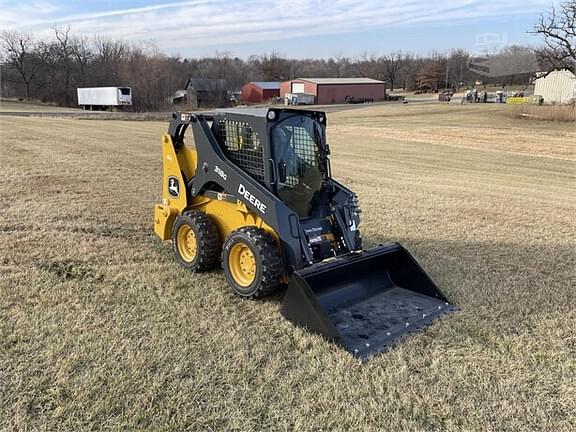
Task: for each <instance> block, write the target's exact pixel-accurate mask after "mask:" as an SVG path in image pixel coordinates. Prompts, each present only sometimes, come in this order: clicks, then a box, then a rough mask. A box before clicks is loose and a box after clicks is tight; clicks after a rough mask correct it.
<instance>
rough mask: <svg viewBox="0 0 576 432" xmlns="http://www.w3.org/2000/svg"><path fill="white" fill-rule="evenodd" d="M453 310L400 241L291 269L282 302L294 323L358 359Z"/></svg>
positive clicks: (387, 346)
mask: <svg viewBox="0 0 576 432" xmlns="http://www.w3.org/2000/svg"><path fill="white" fill-rule="evenodd" d="M455 310H456V307H454V306H453V305H451V304H450V303H449V302H448V300H447V299H446V297H444V295H443V294H442V293H441V292H440V289H439V288H438V287H437V286H436V284H435V283H434V281H432V279H430V277H429V276H428V275H427V274H426V272H425V271H424V270H423V269H422V267H420V265H419V264H418V263H417V262H416V260H415V259H414V257H413V256H412V255H411V254H410V252H408V251H407V250H406V249H404V248H403V247H402V246H401V245H400V244H398V243H395V244H391V245H386V246H379V247H376V248H373V249H370V250H368V251H364V252H362V253H359V254H350V255H347V256H344V257H340V258H338V259H336V260H334V261H331V262H322V263H318V264H315V265H313V266H311V267H309V268H306V269H303V270H299V271H296V272H294V273H293V275H292V278H291V279H290V282H289V284H288V287H287V289H286V294H285V295H284V299H283V301H282V307H281V312H282V315H284V317H286V318H287V319H288V320H290V321H292V322H293V323H294V324H296V325H298V326H301V327H305V328H307V329H308V330H309V331H311V332H313V333H317V334H320V335H322V336H324V337H325V338H326V339H328V340H329V341H332V342H334V343H336V344H338V345H340V346H342V347H343V348H344V349H346V350H347V351H349V352H350V353H352V354H353V355H354V356H356V357H359V358H362V359H366V358H368V357H370V356H372V355H374V354H376V353H378V352H382V351H385V350H387V349H388V348H389V347H390V346H391V345H392V344H393V343H394V342H396V341H397V340H398V339H399V338H401V337H402V336H403V335H405V334H407V333H409V332H412V331H415V330H417V329H420V328H422V327H424V326H426V325H428V324H430V323H431V322H432V321H433V320H434V319H436V318H437V317H439V316H441V315H443V314H446V313H449V312H453V311H455Z"/></svg>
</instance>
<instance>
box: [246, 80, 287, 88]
mask: <svg viewBox="0 0 576 432" xmlns="http://www.w3.org/2000/svg"><path fill="white" fill-rule="evenodd" d="M250 84H254V85H255V86H258V87H260V88H261V89H263V90H279V89H280V81H250Z"/></svg>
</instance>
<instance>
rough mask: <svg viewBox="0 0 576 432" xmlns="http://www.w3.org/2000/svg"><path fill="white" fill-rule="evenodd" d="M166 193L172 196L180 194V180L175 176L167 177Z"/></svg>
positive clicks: (175, 196) (176, 196)
mask: <svg viewBox="0 0 576 432" xmlns="http://www.w3.org/2000/svg"><path fill="white" fill-rule="evenodd" d="M168 193H169V194H170V196H173V197H174V198H178V197H179V196H180V182H179V181H178V178H177V177H168Z"/></svg>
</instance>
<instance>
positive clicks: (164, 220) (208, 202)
mask: <svg viewBox="0 0 576 432" xmlns="http://www.w3.org/2000/svg"><path fill="white" fill-rule="evenodd" d="M162 161H163V168H164V172H163V176H162V177H163V178H162V204H157V205H156V207H155V208H154V232H155V233H156V235H157V236H158V237H160V238H161V239H162V240H171V239H172V225H173V224H174V220H175V219H176V216H177V215H179V214H180V213H182V212H183V211H184V210H187V209H190V210H191V209H194V210H199V211H201V212H203V213H205V214H207V215H209V216H210V217H211V219H212V220H213V221H214V222H215V224H216V227H217V228H218V231H219V233H220V238H221V239H225V238H226V237H227V236H228V235H229V234H230V233H231V232H232V231H235V230H237V229H238V228H242V227H246V226H254V227H257V228H262V229H263V230H265V231H266V232H268V233H269V234H270V235H272V237H273V238H274V239H275V240H276V244H278V245H279V244H280V242H279V238H278V234H277V233H276V231H274V229H272V228H271V227H270V226H269V225H267V224H266V223H265V222H264V221H263V220H262V218H261V217H259V216H258V215H256V214H254V212H252V211H250V210H249V209H248V208H247V207H246V205H245V204H244V203H243V202H241V201H237V202H235V203H232V202H229V201H226V200H225V198H226V194H218V195H217V198H216V199H213V198H210V197H207V196H203V195H198V196H197V197H195V198H193V199H192V200H191V202H188V199H187V195H186V193H185V192H183V193H181V194H180V196H179V197H173V196H171V195H170V194H169V193H168V182H169V179H170V177H176V178H177V179H178V181H179V182H180V184H181V185H184V184H185V182H184V177H183V176H182V173H184V176H185V177H186V178H188V179H190V178H192V177H193V176H194V173H195V172H196V166H197V162H198V156H197V153H196V150H195V149H194V148H192V147H187V146H182V147H181V148H180V149H179V151H178V152H176V151H175V150H174V146H173V145H172V139H171V138H170V135H168V134H165V135H164V136H163V137H162Z"/></svg>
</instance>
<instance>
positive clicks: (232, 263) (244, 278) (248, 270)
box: [228, 243, 256, 287]
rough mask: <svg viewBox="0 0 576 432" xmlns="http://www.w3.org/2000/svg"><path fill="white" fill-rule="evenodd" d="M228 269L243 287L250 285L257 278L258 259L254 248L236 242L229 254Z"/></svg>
mask: <svg viewBox="0 0 576 432" xmlns="http://www.w3.org/2000/svg"><path fill="white" fill-rule="evenodd" d="M228 270H230V274H231V275H232V277H233V278H234V280H235V281H236V283H237V284H238V285H240V286H241V287H248V286H250V285H252V282H254V280H255V279H256V259H255V258H254V254H253V253H252V250H251V249H250V248H249V247H248V246H246V245H245V244H242V243H236V244H235V245H234V246H232V248H231V249H230V254H229V255H228Z"/></svg>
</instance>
